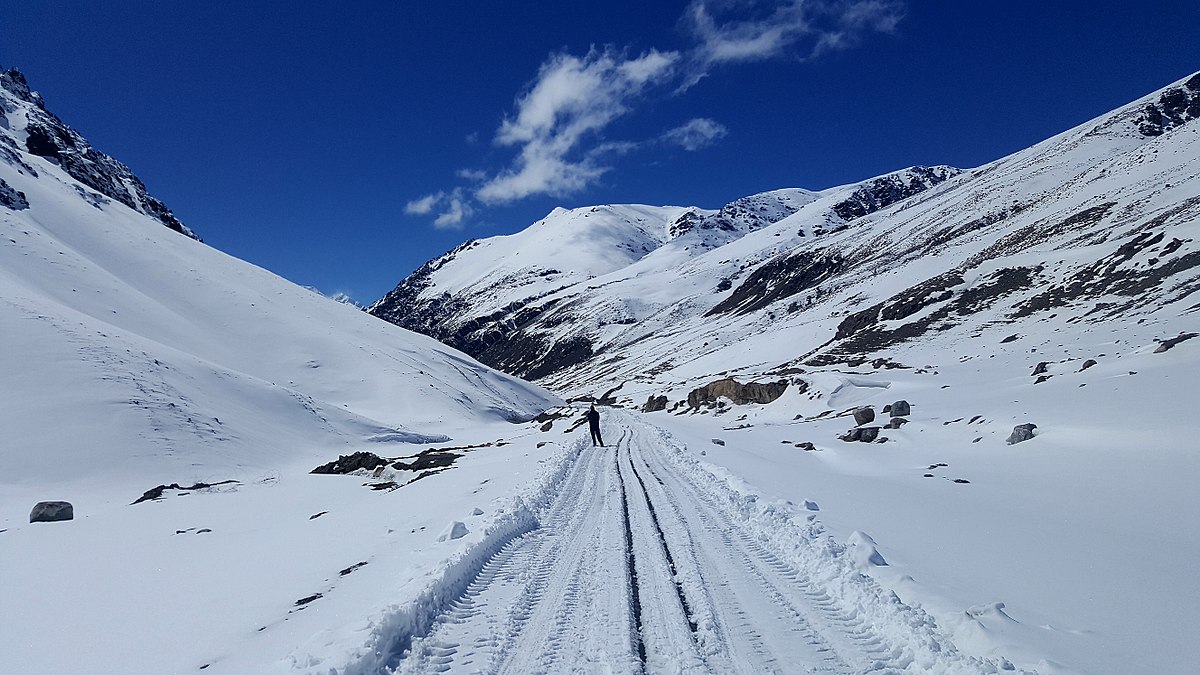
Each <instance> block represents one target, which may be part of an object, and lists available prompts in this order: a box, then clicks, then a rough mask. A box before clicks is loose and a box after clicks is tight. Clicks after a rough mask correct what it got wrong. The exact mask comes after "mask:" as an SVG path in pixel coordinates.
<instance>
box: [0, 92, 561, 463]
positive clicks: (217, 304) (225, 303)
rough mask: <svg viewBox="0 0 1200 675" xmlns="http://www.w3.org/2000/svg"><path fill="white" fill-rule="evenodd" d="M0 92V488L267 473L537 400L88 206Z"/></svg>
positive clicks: (218, 257) (9, 96) (135, 217)
mask: <svg viewBox="0 0 1200 675" xmlns="http://www.w3.org/2000/svg"><path fill="white" fill-rule="evenodd" d="M5 78H6V79H5V80H4V82H5V84H6V86H5V88H4V89H3V90H0V100H3V101H4V104H3V109H4V111H5V113H4V119H5V120H6V122H5V123H4V124H3V125H0V139H3V141H0V142H2V143H3V147H5V148H6V152H5V154H4V157H3V161H0V179H2V180H3V181H4V184H5V185H6V186H8V187H9V189H10V190H12V191H14V192H15V193H16V194H17V195H19V196H20V201H21V205H20V206H16V205H10V206H7V207H6V208H2V209H0V222H2V223H3V228H4V231H3V237H4V242H3V246H2V247H0V256H2V258H0V260H2V264H0V275H2V277H3V284H2V286H0V288H2V289H3V291H2V292H3V305H2V309H0V311H2V312H3V314H4V325H5V337H6V340H7V341H9V345H10V348H9V349H6V350H4V356H3V357H0V358H3V359H4V360H5V363H4V370H5V372H7V373H9V374H10V375H12V376H14V377H15V378H16V379H15V380H13V381H14V382H20V383H21V385H20V394H19V395H18V396H16V398H15V400H13V401H11V402H10V404H9V405H6V406H4V414H5V419H4V422H3V425H2V426H3V428H4V429H5V432H6V436H7V437H8V438H9V439H12V441H13V442H14V443H15V444H16V445H17V446H20V447H26V448H29V449H30V451H29V452H24V453H5V455H4V456H3V457H2V458H0V461H3V462H4V465H3V466H2V467H0V474H2V475H4V476H6V477H18V478H20V479H28V478H32V477H35V476H36V477H38V478H48V477H51V476H57V477H60V478H64V477H69V476H76V475H87V474H89V473H91V472H94V471H95V470H97V469H102V468H107V469H109V470H116V469H125V468H127V467H126V466H125V465H126V464H127V463H130V462H135V461H136V462H138V463H140V464H146V463H151V464H155V465H161V466H162V468H163V470H164V471H165V470H167V469H168V468H169V467H174V468H178V467H179V466H191V465H194V464H196V463H197V462H199V463H211V464H217V465H221V466H227V465H235V464H237V465H245V464H250V463H254V462H266V463H269V462H270V461H272V459H273V458H275V457H277V456H281V455H291V454H295V453H297V452H307V453H309V454H311V453H312V452H313V449H311V448H297V447H296V446H295V442H296V437H297V436H303V437H308V438H324V439H327V440H333V439H339V440H338V442H351V441H355V440H358V439H361V438H363V437H364V436H382V435H389V434H390V435H389V436H388V437H389V438H396V439H400V438H406V437H407V438H410V439H418V438H421V437H433V436H444V435H445V433H444V431H442V430H440V429H439V426H441V424H442V422H444V421H446V420H450V419H470V420H475V419H483V418H487V417H489V416H493V417H494V416H501V417H508V418H513V419H516V418H521V417H528V416H530V415H532V414H535V413H536V412H538V411H539V410H540V409H541V407H543V406H544V405H545V404H546V402H547V400H548V399H547V398H546V396H545V394H543V393H542V392H540V391H538V390H536V389H535V388H532V387H529V386H527V385H524V384H521V383H518V382H517V381H515V380H512V379H510V378H507V377H504V376H501V375H497V374H495V373H493V372H491V371H489V370H488V369H486V368H483V367H481V366H479V365H478V364H475V363H473V362H471V361H470V360H469V359H468V358H466V357H464V356H462V355H460V354H457V353H455V352H453V351H452V350H449V349H447V348H445V347H443V346H442V345H440V344H438V343H436V342H434V341H433V340H430V339H429V338H426V337H424V336H420V335H414V334H412V333H408V332H406V331H403V330H395V329H393V328H392V327H390V326H388V325H387V324H384V323H382V322H380V321H378V320H375V319H373V318H372V317H370V316H367V315H364V314H363V313H362V312H359V311H356V310H355V309H354V308H352V307H347V306H345V305H343V304H340V303H337V302H334V301H331V300H329V299H326V298H323V297H321V296H319V295H317V294H315V293H313V292H311V291H308V290H305V289H303V288H299V287H297V286H295V285H293V284H290V283H288V282H287V281H285V280H283V279H280V278H279V277H276V276H275V275H272V274H270V273H269V272H266V271H264V270H262V269H259V268H256V267H253V266H251V265H248V264H246V263H243V262H241V261H239V260H236V259H233V258H230V257H229V256H227V255H224V254H222V253H220V252H219V251H215V250H213V249H211V248H209V247H207V246H204V245H202V244H200V243H199V242H197V241H196V240H194V239H192V238H189V237H184V236H180V235H179V234H177V233H176V232H172V231H171V229H168V228H164V227H161V225H160V224H159V223H158V222H155V220H152V219H151V218H149V217H147V216H146V215H143V214H142V213H139V212H137V211H135V210H134V209H132V208H130V207H128V206H126V205H125V204H123V203H120V202H117V201H114V200H112V199H103V198H98V197H96V195H95V194H94V193H91V192H90V191H89V190H88V189H87V186H84V185H83V184H82V183H80V182H79V181H78V180H77V179H76V178H75V177H74V176H73V175H72V174H69V173H68V172H67V171H66V170H64V164H65V162H64V161H63V159H62V157H57V158H56V157H51V156H39V155H37V154H34V153H33V152H30V151H29V150H25V149H22V148H23V147H24V146H25V144H27V143H28V139H29V138H30V136H29V134H30V133H31V129H33V128H34V127H33V126H32V125H33V124H34V122H33V120H35V119H43V118H47V117H50V118H53V116H52V115H49V114H48V113H46V112H45V110H44V109H42V107H41V105H40V98H37V97H35V96H32V95H28V94H27V95H26V96H25V97H24V98H21V97H19V96H17V95H14V93H13V89H14V86H13V83H14V82H18V81H19V82H21V83H23V79H21V78H19V74H16V75H14V73H11V72H10V73H8V74H6V75H5ZM16 91H17V92H18V93H22V92H23V91H25V92H27V90H22V89H21V88H16ZM53 119H57V118H53ZM58 137H60V138H71V139H75V140H72V141H71V144H72V147H79V146H82V145H84V142H83V141H81V140H79V139H78V135H77V134H75V133H74V132H70V133H69V134H66V133H63V134H59V136H58ZM91 152H92V151H90V149H89V153H91ZM88 156H90V154H89V155H88ZM82 161H85V162H87V161H89V160H86V159H85V160H82ZM112 164H114V165H115V164H116V163H115V162H112ZM114 180H117V179H116V178H114ZM124 182H125V183H126V184H128V185H131V186H132V185H134V179H132V178H128V179H124ZM136 184H137V185H138V186H140V182H137V183H136ZM131 194H132V193H131ZM138 201H140V202H143V203H144V202H147V201H149V200H148V199H146V198H144V197H139V198H138ZM160 211H161V209H160ZM166 213H169V212H166ZM148 215H149V214H148ZM17 346H19V348H11V347H17ZM218 383H220V386H217V385H218ZM10 391H12V390H11V389H10ZM13 393H15V392H13ZM53 419H59V420H61V421H62V422H61V423H58V424H48V423H47V422H48V421H49V420H53ZM84 419H91V420H99V419H105V420H108V423H107V424H105V425H101V426H102V428H103V430H102V431H97V432H92V433H91V434H90V436H89V438H88V443H87V444H86V446H81V440H82V439H80V438H78V437H77V436H76V431H75V427H76V425H75V424H73V423H72V422H73V421H74V420H84ZM180 421H185V422H186V423H185V424H177V422H180ZM80 426H88V425H82V424H81V425H80ZM311 443H312V441H309V442H308V443H307V444H311ZM35 448H36V451H35V450H34V449H35ZM97 448H106V449H108V448H120V452H111V451H109V450H104V451H98V450H97ZM166 477H167V476H165V475H164V478H166ZM168 482H170V481H168Z"/></svg>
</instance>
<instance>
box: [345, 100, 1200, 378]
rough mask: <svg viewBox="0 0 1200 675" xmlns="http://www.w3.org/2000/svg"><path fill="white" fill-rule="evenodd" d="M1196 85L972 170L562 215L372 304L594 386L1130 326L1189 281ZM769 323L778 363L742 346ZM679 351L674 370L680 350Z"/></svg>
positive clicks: (377, 310)
mask: <svg viewBox="0 0 1200 675" xmlns="http://www.w3.org/2000/svg"><path fill="white" fill-rule="evenodd" d="M1198 91H1200V78H1197V77H1191V78H1187V79H1185V80H1181V81H1180V82H1177V83H1175V84H1173V85H1171V86H1169V87H1166V88H1164V89H1163V90H1161V91H1158V92H1155V93H1153V94H1151V95H1149V96H1147V97H1145V98H1143V99H1141V100H1138V101H1135V102H1134V103H1131V104H1130V105H1128V106H1125V107H1123V108H1121V109H1119V110H1117V111H1114V112H1112V113H1110V114H1108V115H1104V116H1102V117H1100V118H1097V119H1095V120H1092V121H1090V122H1088V123H1086V124H1083V125H1081V126H1079V127H1077V128H1076V129H1073V130H1070V131H1068V132H1065V133H1063V134H1060V135H1059V136H1056V137H1054V138H1052V139H1049V140H1047V141H1045V142H1043V143H1040V144H1038V145H1036V146H1034V147H1032V148H1029V149H1028V150H1025V151H1022V152H1019V153H1016V154H1014V155H1012V156H1010V157H1006V158H1004V159H1001V160H998V161H996V162H993V163H991V164H987V165H985V166H982V167H979V168H976V169H973V170H970V171H966V172H960V171H959V170H957V169H951V168H949V167H934V168H925V167H913V168H910V169H905V170H902V171H899V172H896V173H894V174H889V175H887V176H882V177H879V178H875V179H872V180H868V181H864V182H863V183H859V184H853V185H848V186H843V187H837V188H831V189H828V190H824V191H821V192H817V193H814V192H808V191H804V190H787V191H778V192H773V193H765V194H762V195H755V196H753V197H747V198H745V199H742V200H738V201H736V202H733V203H732V204H729V205H727V206H725V207H724V208H722V209H721V210H720V211H719V212H715V213H714V212H706V211H702V210H699V209H695V208H686V209H680V208H662V209H654V208H651V207H626V206H604V207H593V208H590V209H587V208H584V209H575V210H572V211H566V210H562V209H559V210H556V211H555V212H553V213H551V214H550V215H549V216H547V217H546V218H545V219H544V220H542V221H539V222H538V223H536V224H535V225H533V226H531V227H530V228H528V229H527V230H525V231H523V232H521V233H518V234H516V235H511V236H508V237H495V238H492V239H485V240H482V241H473V242H468V243H467V244H464V245H463V246H461V247H459V248H458V249H455V250H454V251H451V252H450V253H447V254H446V255H444V256H442V257H440V258H437V259H435V260H433V261H431V262H430V263H428V264H426V265H425V266H423V267H422V268H421V269H419V270H417V272H415V273H414V274H412V275H411V276H410V277H408V278H407V279H405V280H404V281H403V282H401V283H400V284H399V285H398V286H397V288H396V289H395V290H393V291H392V292H391V293H389V294H388V295H387V296H385V297H384V298H382V299H380V300H379V301H377V302H376V303H375V304H374V305H372V306H371V307H370V308H369V311H370V312H371V313H373V314H375V315H377V316H380V317H382V318H385V319H388V320H390V321H393V322H394V323H397V324H398V325H402V326H405V327H408V328H411V329H413V330H417V331H420V332H424V333H426V334H429V335H433V336H435V337H437V338H438V339H440V340H442V341H444V342H446V343H447V344H452V345H454V346H456V347H459V348H460V349H463V350H464V351H466V352H468V353H470V354H473V355H474V356H476V357H477V358H479V359H481V360H482V361H484V362H485V363H489V364H491V365H493V366H495V367H498V368H501V369H504V370H507V371H508V372H512V373H514V374H518V375H521V376H523V377H527V378H531V379H535V380H540V381H542V382H543V383H545V384H548V385H550V386H551V387H553V388H556V389H557V390H559V391H563V392H568V393H579V394H583V393H592V394H596V395H598V394H599V393H601V392H602V391H604V390H605V389H608V388H612V387H616V386H619V385H622V384H626V383H629V384H631V383H633V382H638V383H639V384H638V386H639V388H640V389H645V390H651V389H654V388H655V387H661V388H663V389H664V391H663V392H662V393H666V392H665V389H667V388H670V387H673V386H678V385H679V384H680V381H681V380H684V381H687V382H693V381H697V380H699V379H703V378H706V377H711V376H713V375H714V374H715V373H718V372H722V371H726V370H730V369H731V367H734V369H739V370H745V369H746V368H751V369H754V370H755V371H756V372H755V374H756V375H769V374H770V371H771V368H770V367H768V366H778V368H777V370H780V371H784V370H788V369H790V368H794V367H798V366H800V365H801V364H802V363H805V364H809V365H828V364H833V363H861V362H864V361H872V360H875V359H877V358H883V357H886V355H887V352H888V350H889V349H890V348H892V347H894V346H895V345H897V344H899V343H902V342H905V341H911V340H914V339H921V338H927V337H928V336H929V335H930V334H933V333H946V331H950V333H949V334H952V335H957V334H959V333H964V332H970V333H974V332H977V331H979V330H983V331H985V332H1000V331H1004V330H1008V329H1009V328H1011V327H1012V326H1011V325H1010V324H1017V323H1020V324H1023V323H1027V322H1034V321H1038V320H1043V319H1045V318H1046V317H1049V316H1050V315H1055V316H1062V314H1063V313H1064V312H1066V311H1067V310H1068V308H1070V310H1071V311H1072V312H1077V313H1079V314H1081V316H1080V318H1079V319H1078V320H1081V321H1086V322H1097V321H1111V320H1114V319H1118V318H1120V319H1122V320H1131V319H1132V320H1134V321H1136V320H1137V319H1138V318H1141V317H1142V316H1144V315H1145V314H1147V313H1150V312H1153V311H1157V310H1160V309H1163V308H1164V307H1165V306H1166V305H1169V304H1171V303H1174V302H1178V301H1181V300H1182V298H1183V297H1185V296H1186V295H1187V293H1186V292H1184V291H1188V290H1189V289H1190V288H1191V284H1192V283H1193V279H1194V277H1195V274H1194V272H1193V271H1192V270H1193V268H1194V267H1195V265H1196V259H1195V256H1196V255H1200V253H1197V252H1196V249H1195V246H1194V245H1193V243H1192V242H1191V240H1190V239H1188V238H1187V237H1186V236H1183V235H1184V234H1186V233H1185V232H1178V233H1177V229H1178V228H1179V227H1180V226H1182V225H1184V224H1186V223H1187V222H1188V221H1189V220H1190V218H1191V217H1193V216H1194V214H1195V212H1196V209H1197V205H1196V202H1195V194H1196V189H1197V188H1196V183H1195V164H1194V161H1193V160H1194V159H1195V155H1196V145H1195V133H1196V131H1195V129H1194V125H1190V126H1189V125H1188V124H1187V122H1188V120H1191V119H1194V117H1195V116H1196V115H1197V106H1198V105H1200V103H1198V102H1197V96H1200V93H1198ZM560 242H565V243H560ZM1060 250H1061V251H1063V252H1064V253H1063V254H1062V255H1060V256H1058V257H1059V258H1061V259H1057V260H1049V259H1048V258H1049V256H1048V255H1047V254H1048V253H1049V252H1051V251H1060ZM1066 252H1070V254H1067V253H1066ZM1112 296H1115V298H1113V297H1112ZM984 310H988V312H986V313H985V312H984ZM985 314H986V317H985ZM1063 318H1066V317H1063ZM956 327H957V328H956ZM951 329H954V330H951ZM798 331H799V332H803V333H804V337H803V339H800V340H799V341H798V340H797V332H798ZM1010 332H1011V331H1010ZM783 335H786V336H787V340H788V342H789V344H790V345H791V347H790V348H789V349H787V350H783V351H782V352H780V353H779V358H780V362H779V363H770V364H767V363H754V362H752V361H747V360H746V359H744V358H741V357H738V356H736V355H735V353H736V352H737V351H739V350H743V351H744V345H742V343H743V342H744V341H745V340H749V339H756V340H759V341H769V340H773V339H777V338H779V337H780V336H783ZM1006 335H1007V334H1006ZM752 336H753V337H752ZM735 343H736V344H737V345H738V346H736V347H731V345H734V344H735ZM731 350H732V351H733V352H734V353H730V351H731ZM751 351H753V352H754V353H755V354H760V353H761V352H760V351H759V350H751ZM681 352H686V353H687V354H688V356H689V359H688V363H687V364H681V363H677V361H678V359H672V355H673V354H678V353H681ZM697 360H705V361H708V362H712V363H714V364H717V363H719V364H721V365H720V366H713V367H712V368H711V369H710V370H708V371H705V370H704V369H703V368H701V369H697V368H696V366H695V363H696V362H697ZM685 393H686V392H685Z"/></svg>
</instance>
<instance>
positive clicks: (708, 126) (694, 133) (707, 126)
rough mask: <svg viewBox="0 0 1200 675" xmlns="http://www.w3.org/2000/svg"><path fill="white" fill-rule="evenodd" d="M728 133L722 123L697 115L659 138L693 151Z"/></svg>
mask: <svg viewBox="0 0 1200 675" xmlns="http://www.w3.org/2000/svg"><path fill="white" fill-rule="evenodd" d="M728 134H729V129H727V128H726V127H725V125H724V124H721V123H720V122H717V121H716V120H712V119H709V118H707V117H697V118H696V119H693V120H690V121H688V122H687V123H686V124H682V125H680V126H677V127H675V128H674V129H671V130H669V131H667V132H665V133H664V134H663V135H662V136H661V137H660V139H661V140H662V141H663V142H664V143H669V144H671V145H678V146H679V147H681V148H683V149H684V150H689V151H692V152H695V151H696V150H700V149H701V148H706V147H708V146H710V145H712V144H713V143H716V142H717V141H719V140H721V139H722V138H724V137H725V136H726V135H728Z"/></svg>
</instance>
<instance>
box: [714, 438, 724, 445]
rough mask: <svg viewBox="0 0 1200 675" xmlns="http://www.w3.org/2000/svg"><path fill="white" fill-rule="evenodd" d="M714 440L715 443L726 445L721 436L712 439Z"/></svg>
mask: <svg viewBox="0 0 1200 675" xmlns="http://www.w3.org/2000/svg"><path fill="white" fill-rule="evenodd" d="M712 442H713V445H725V441H723V440H721V439H719V438H714V439H712Z"/></svg>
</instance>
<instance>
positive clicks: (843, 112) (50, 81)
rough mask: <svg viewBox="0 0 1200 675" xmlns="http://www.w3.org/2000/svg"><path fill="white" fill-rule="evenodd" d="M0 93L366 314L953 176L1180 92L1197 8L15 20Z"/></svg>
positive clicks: (1193, 52) (285, 10)
mask: <svg viewBox="0 0 1200 675" xmlns="http://www.w3.org/2000/svg"><path fill="white" fill-rule="evenodd" d="M2 14H3V18H2V19H0V65H3V66H5V67H17V68H20V69H21V70H22V71H24V72H25V74H26V75H27V77H28V79H29V82H30V84H31V86H32V87H33V88H34V89H36V90H38V91H40V92H41V93H42V95H43V96H44V97H45V99H46V102H47V107H49V108H50V109H51V110H52V111H54V112H56V113H57V114H58V115H59V116H60V117H62V118H63V119H64V120H65V121H66V122H67V123H69V124H71V125H72V126H74V127H75V128H77V129H79V130H80V131H81V132H82V133H83V134H84V135H85V136H86V137H88V138H89V139H90V140H91V141H92V143H93V144H94V145H95V146H96V147H98V148H100V149H101V150H103V151H105V152H108V153H109V154H111V155H113V156H115V157H117V158H118V159H120V160H121V161H123V162H125V163H126V164H128V165H129V166H130V167H131V168H132V169H133V170H134V171H135V172H136V173H137V174H138V175H139V176H140V177H141V178H142V179H143V180H144V181H145V182H146V184H147V186H148V187H149V189H150V191H151V192H152V193H153V194H155V195H156V196H158V197H159V198H160V199H162V200H163V201H165V202H166V203H167V204H168V205H169V206H170V207H171V208H172V209H174V211H175V213H176V215H178V216H179V217H180V218H181V219H182V220H183V221H184V222H185V223H187V224H188V225H189V226H191V227H192V228H193V229H195V230H196V231H197V232H198V233H199V234H200V235H201V236H202V237H203V238H204V239H205V241H206V242H208V243H209V244H211V245H213V246H215V247H217V248H219V249H221V250H224V251H226V252H228V253H231V254H233V255H235V256H237V257H240V258H243V259H245V260H249V261H251V262H253V263H255V264H258V265H261V266H263V267H265V268H267V269H270V270H271V271H273V272H276V273H278V274H280V275H282V276H284V277H287V278H289V279H291V280H292V281H295V282H297V283H301V284H305V285H312V286H315V287H317V288H319V289H320V290H321V291H323V292H326V293H334V292H345V293H348V294H349V295H351V296H352V297H354V298H355V299H357V300H359V301H363V302H370V301H372V300H375V299H376V298H378V297H379V296H381V295H382V294H383V293H385V292H386V291H388V290H390V289H391V288H392V287H393V286H394V285H395V284H396V283H397V282H398V281H399V280H400V279H402V278H403V277H404V276H406V275H407V274H408V273H410V272H411V271H412V270H413V269H415V268H416V267H418V266H419V265H420V264H422V263H423V262H425V261H426V260H428V259H430V258H432V257H434V256H436V255H438V254H440V253H442V252H444V251H446V250H448V249H450V248H452V247H454V246H455V245H457V244H458V243H460V242H462V241H464V240H465V239H468V238H477V237H485V236H491V235H494V234H504V233H509V232H514V231H517V230H519V229H522V228H524V227H526V226H527V225H529V224H530V223H532V222H533V221H535V220H537V219H538V218H540V217H541V216H543V215H545V214H546V213H547V212H548V211H550V210H551V209H552V208H554V207H555V206H559V205H563V206H568V207H569V206H582V205H588V204H596V203H628V202H639V203H649V204H687V205H697V206H702V207H707V208H716V207H719V206H720V205H722V204H723V203H725V202H727V201H729V200H732V199H735V198H738V197H742V196H745V195H748V194H752V193H755V192H761V191H764V190H769V189H774V188H780V187H805V188H811V189H820V188H825V187H829V186H832V185H838V184H842V183H847V182H853V181H856V180H861V179H865V178H868V177H871V176H874V175H877V174H880V173H884V172H887V171H891V170H894V169H898V168H902V167H904V166H909V165H913V164H952V165H955V166H960V167H970V166H976V165H979V164H982V163H984V162H988V161H991V160H993V159H997V158H999V157H1001V156H1003V155H1005V154H1008V153H1011V152H1014V151H1016V150H1019V149H1021V148H1024V147H1027V146H1029V145H1032V144H1033V143H1036V142H1037V141H1039V140H1042V139H1044V138H1046V137H1048V136H1051V135H1053V134H1055V133H1058V132H1060V131H1063V130H1066V129H1068V128H1070V127H1072V126H1074V125H1076V124H1079V123H1081V122H1084V121H1086V120H1087V119H1089V118H1091V117H1094V116H1096V115H1099V114H1101V113H1104V112H1106V111H1108V110H1110V109H1112V108H1115V107H1117V106H1120V105H1122V104H1124V103H1127V102H1129V101H1130V100H1132V99H1134V98H1137V97H1140V96H1142V95H1143V94H1146V93H1149V92H1150V91H1152V90H1154V89H1157V88H1159V87H1161V86H1164V85H1166V84H1168V83H1170V82H1172V81H1174V80H1176V79H1179V78H1181V77H1183V76H1185V75H1187V74H1189V73H1191V72H1194V71H1195V70H1197V69H1200V39H1198V37H1200V36H1198V35H1197V32H1196V29H1195V26H1197V25H1200V2H1196V0H1162V1H1159V2H1154V3H1149V4H1145V3H1140V4H1139V3H1127V2H1103V1H1097V2H1089V3H1084V2H1045V1H1040V2H1033V1H1019V0H1017V1H1010V2H1004V3H997V2H973V1H972V2H963V1H962V0H958V1H949V0H946V1H943V0H930V1H919V0H909V1H907V2H902V1H899V0H897V1H894V2H893V1H890V0H820V1H816V0H786V1H781V0H773V1H754V0H681V1H678V2H646V1H645V0H642V1H639V2H607V3H568V2H557V1H556V2H515V3H484V2H472V1H466V0H447V1H445V2H423V3H418V2H343V3H317V2H291V3H254V2H229V3H227V2H204V3H183V2H140V1H138V2H135V1H133V0H121V1H118V2H108V3H95V2H70V1H59V2H35V3H10V5H9V6H6V7H5V9H4V10H3V13H2Z"/></svg>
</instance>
